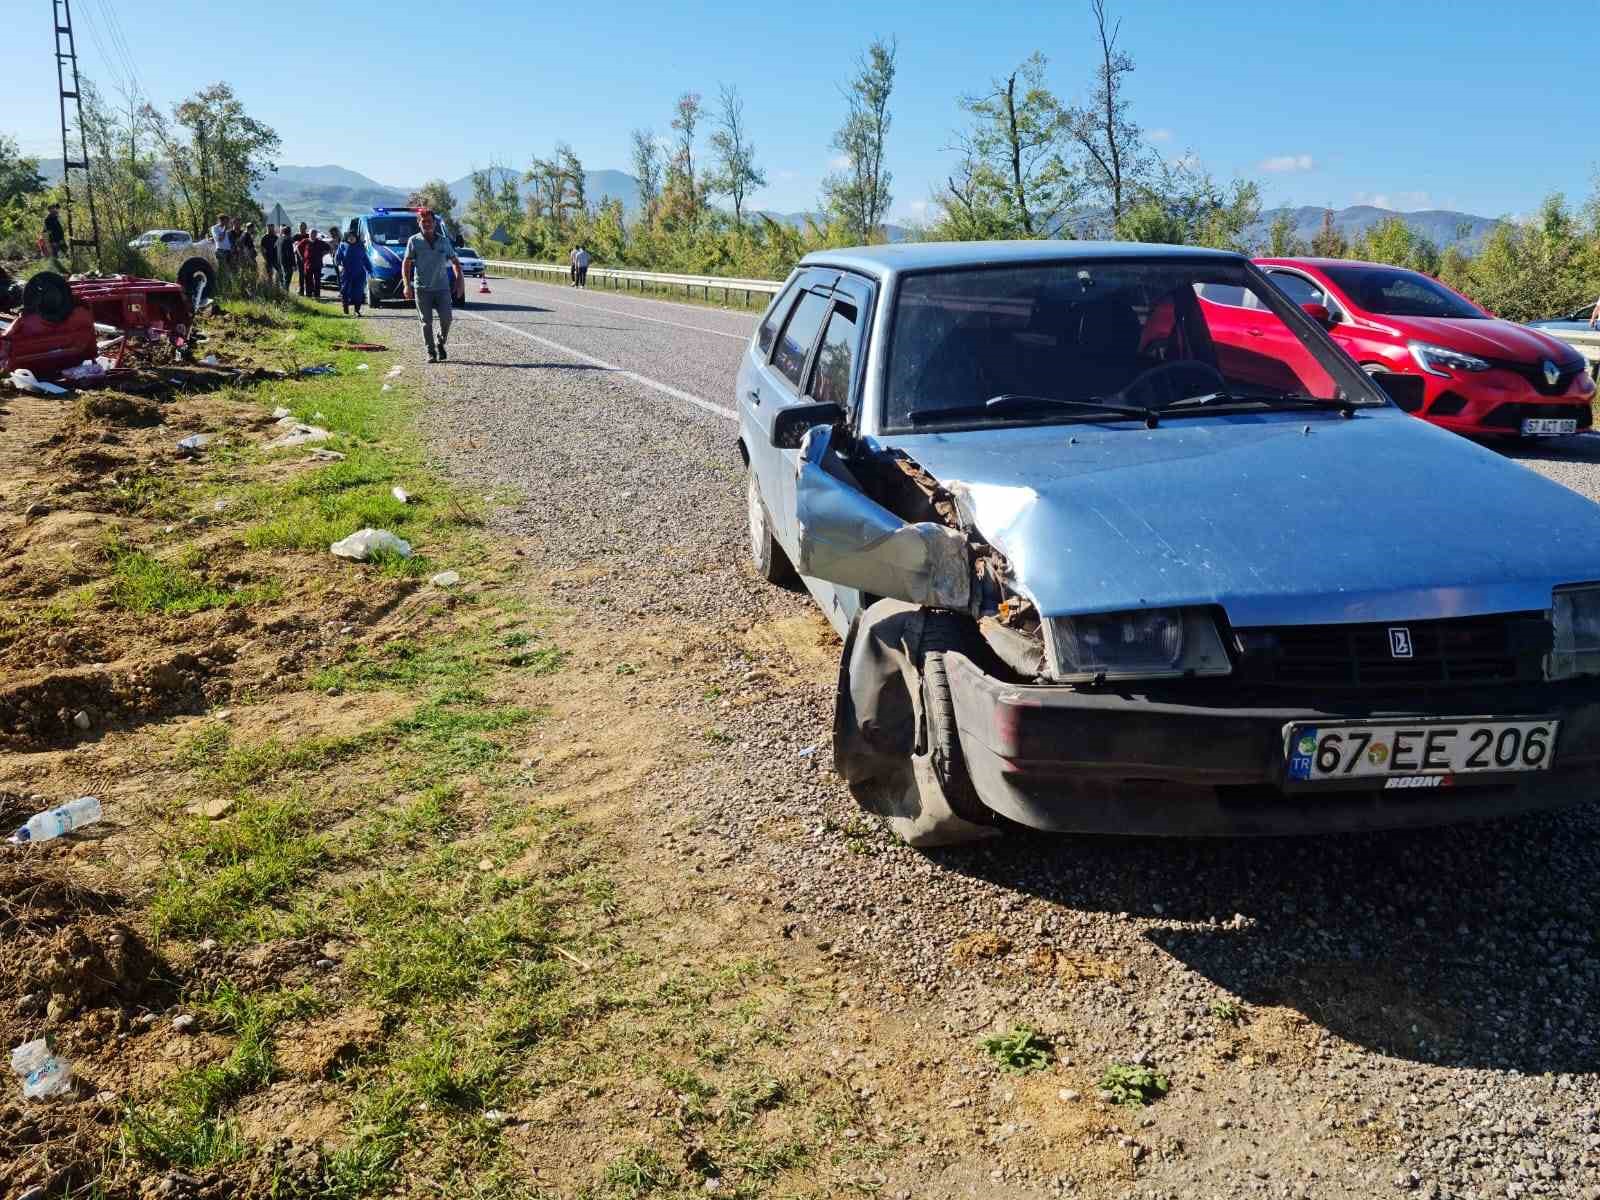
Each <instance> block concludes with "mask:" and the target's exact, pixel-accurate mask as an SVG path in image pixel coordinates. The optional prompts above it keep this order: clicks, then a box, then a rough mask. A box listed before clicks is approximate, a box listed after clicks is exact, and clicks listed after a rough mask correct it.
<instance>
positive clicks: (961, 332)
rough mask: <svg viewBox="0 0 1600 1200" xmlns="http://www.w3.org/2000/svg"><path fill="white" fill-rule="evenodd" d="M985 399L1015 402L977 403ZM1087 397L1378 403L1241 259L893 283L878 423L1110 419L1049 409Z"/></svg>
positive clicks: (946, 274)
mask: <svg viewBox="0 0 1600 1200" xmlns="http://www.w3.org/2000/svg"><path fill="white" fill-rule="evenodd" d="M996 397H1010V398H1012V400H1011V401H1008V402H1007V403H1005V404H997V405H988V404H987V402H988V401H990V400H991V399H993V398H996ZM1021 397H1030V398H1036V400H1037V402H1031V403H1028V404H1023V403H1020V398H1021ZM1091 399H1093V400H1098V401H1100V402H1102V403H1103V404H1109V405H1116V406H1122V407H1124V408H1126V409H1130V410H1144V409H1162V410H1164V409H1168V408H1169V406H1173V405H1176V406H1177V407H1176V408H1173V409H1171V411H1174V412H1186V413H1189V414H1191V415H1192V414H1193V413H1194V412H1196V411H1207V412H1210V411H1215V410H1216V409H1217V408H1219V407H1223V406H1225V405H1236V406H1241V407H1251V406H1253V407H1257V408H1260V407H1262V406H1265V405H1269V404H1270V403H1271V402H1272V401H1274V400H1280V399H1281V400H1282V401H1283V403H1284V405H1285V406H1286V407H1287V406H1289V405H1291V404H1296V405H1301V406H1304V404H1305V403H1306V402H1307V401H1308V400H1309V401H1340V402H1343V403H1345V404H1349V405H1382V404H1384V403H1385V400H1384V399H1383V398H1382V396H1381V395H1380V394H1379V393H1378V392H1377V391H1376V390H1374V388H1373V386H1372V385H1371V384H1370V382H1369V381H1368V380H1367V378H1366V376H1364V375H1363V374H1362V373H1361V372H1360V371H1359V370H1358V369H1356V368H1354V367H1353V366H1351V365H1350V364H1349V363H1348V362H1347V361H1345V360H1344V359H1343V357H1342V356H1341V355H1340V354H1339V352H1338V350H1337V349H1336V348H1335V347H1334V346H1333V345H1332V344H1331V343H1330V342H1328V341H1327V340H1326V338H1324V337H1319V336H1318V334H1317V332H1316V331H1315V327H1314V326H1313V325H1312V324H1311V322H1310V321H1309V320H1307V319H1302V318H1301V315H1300V314H1298V313H1296V312H1294V310H1293V307H1292V305H1291V304H1290V303H1289V301H1288V300H1286V299H1285V298H1284V297H1283V296H1282V295H1281V294H1279V293H1278V291H1277V289H1275V288H1274V287H1272V285H1271V284H1269V283H1266V282H1264V281H1263V280H1262V278H1261V277H1260V276H1259V275H1258V274H1256V273H1255V272H1254V271H1252V270H1250V269H1249V268H1247V267H1246V266H1244V265H1243V264H1233V263H1228V262H1207V261H1204V260H1198V259H1196V260H1190V261H1183V260H1181V259H1173V260H1160V259H1150V260H1134V259H1107V260H1078V261H1070V262H1053V263H1039V264H1030V265H1021V266H996V267H980V268H974V269H964V270H951V271H939V272H927V273H917V274H913V275H908V276H906V277H905V278H904V280H903V281H902V283H901V285H900V287H899V289H898V292H897V296H896V301H895V311H894V314H893V326H892V329H891V333H890V349H889V368H888V375H887V386H886V388H885V396H884V408H883V428H884V429H885V430H904V429H917V430H927V429H930V428H935V429H936V428H938V427H939V426H940V425H941V424H947V425H963V426H966V425H972V424H975V423H977V424H987V423H1001V422H1005V423H1040V422H1044V421H1059V420H1079V421H1097V420H1107V419H1112V420H1115V419H1119V418H1117V417H1116V416H1115V414H1109V413H1108V412H1104V411H1103V412H1101V413H1098V414H1097V413H1095V412H1094V411H1092V410H1090V409H1087V408H1084V407H1083V406H1082V405H1081V404H1078V405H1077V407H1076V408H1074V407H1069V406H1067V405H1062V404H1053V405H1052V404H1049V403H1047V401H1049V400H1056V401H1070V402H1082V401H1087V400H1091ZM1184 401H1191V402H1198V403H1190V404H1188V405H1185V404H1184V403H1183V402H1184ZM986 406H987V407H986ZM1123 419H1125V418H1123Z"/></svg>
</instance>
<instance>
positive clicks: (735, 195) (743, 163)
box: [705, 84, 767, 229]
mask: <svg viewBox="0 0 1600 1200" xmlns="http://www.w3.org/2000/svg"><path fill="white" fill-rule="evenodd" d="M720 99H721V108H720V109H719V110H718V113H717V131H716V132H715V133H713V134H712V135H711V150H712V153H713V154H715V156H716V164H717V165H716V168H715V169H714V170H713V171H712V173H711V174H710V176H708V177H707V179H706V181H705V186H706V191H707V192H708V193H709V194H711V195H713V196H726V197H728V199H730V200H732V201H733V225H734V228H735V229H743V228H744V198H745V196H746V195H747V194H748V193H749V192H750V191H751V189H753V188H760V187H766V186H767V174H766V172H765V171H763V170H762V169H761V168H760V167H758V166H756V148H755V145H754V144H753V143H752V142H751V141H750V135H749V133H748V132H747V131H746V130H745V127H744V100H743V99H742V98H741V97H740V96H739V89H738V88H736V87H732V86H730V85H728V84H723V85H722V90H721V96H720Z"/></svg>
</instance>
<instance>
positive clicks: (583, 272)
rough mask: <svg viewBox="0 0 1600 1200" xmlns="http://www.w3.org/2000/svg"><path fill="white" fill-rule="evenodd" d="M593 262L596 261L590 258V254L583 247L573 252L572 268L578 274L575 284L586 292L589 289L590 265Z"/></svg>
mask: <svg viewBox="0 0 1600 1200" xmlns="http://www.w3.org/2000/svg"><path fill="white" fill-rule="evenodd" d="M592 261H594V260H593V259H591V258H590V257H589V252H588V251H587V250H585V249H584V248H583V247H582V246H581V245H580V246H579V247H578V248H577V249H576V250H574V251H573V252H572V266H573V269H574V271H575V272H576V273H577V278H576V279H575V280H574V282H575V283H576V284H577V285H578V286H579V287H581V288H583V289H585V290H587V289H588V287H589V264H590V263H591V262H592Z"/></svg>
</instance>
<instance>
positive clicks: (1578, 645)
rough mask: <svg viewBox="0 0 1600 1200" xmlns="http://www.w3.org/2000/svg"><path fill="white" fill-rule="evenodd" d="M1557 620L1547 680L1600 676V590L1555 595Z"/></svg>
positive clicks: (1571, 590)
mask: <svg viewBox="0 0 1600 1200" xmlns="http://www.w3.org/2000/svg"><path fill="white" fill-rule="evenodd" d="M1553 617H1554V624H1555V642H1554V644H1553V646H1552V647H1551V650H1550V657H1549V659H1547V660H1546V666H1545V675H1546V677H1548V678H1550V679H1571V678H1573V676H1575V675H1600V587H1573V588H1562V589H1561V590H1560V591H1558V592H1556V594H1555V602H1554V605H1553Z"/></svg>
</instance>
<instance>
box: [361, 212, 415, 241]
mask: <svg viewBox="0 0 1600 1200" xmlns="http://www.w3.org/2000/svg"><path fill="white" fill-rule="evenodd" d="M418 228H419V226H418V225H417V218H416V214H415V213H396V214H391V215H389V216H385V217H368V218H367V232H368V233H369V234H371V235H372V244H373V245H374V246H403V245H405V244H406V242H408V241H409V240H410V239H411V235H412V234H413V233H415V232H417V229H418Z"/></svg>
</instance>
